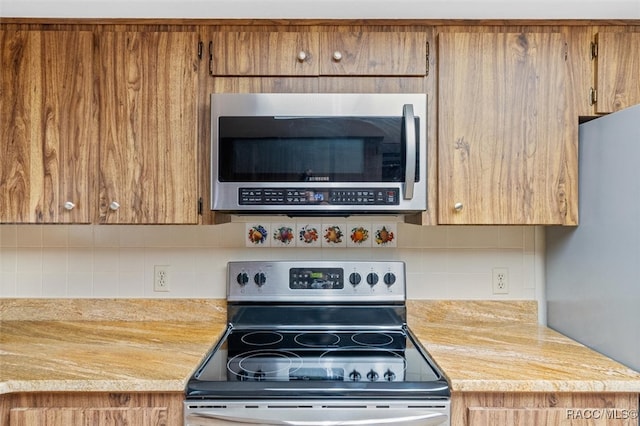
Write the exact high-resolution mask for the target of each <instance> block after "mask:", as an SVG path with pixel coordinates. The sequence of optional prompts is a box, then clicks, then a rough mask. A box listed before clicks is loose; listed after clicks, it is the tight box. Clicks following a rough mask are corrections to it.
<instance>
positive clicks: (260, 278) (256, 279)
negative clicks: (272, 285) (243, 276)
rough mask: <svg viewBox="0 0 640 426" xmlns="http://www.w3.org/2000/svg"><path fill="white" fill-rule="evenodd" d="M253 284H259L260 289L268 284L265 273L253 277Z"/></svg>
mask: <svg viewBox="0 0 640 426" xmlns="http://www.w3.org/2000/svg"><path fill="white" fill-rule="evenodd" d="M253 282H254V283H256V284H257V286H258V287H262V286H263V285H264V283H265V282H267V276H266V275H265V274H264V272H258V273H257V274H255V275H254V276H253Z"/></svg>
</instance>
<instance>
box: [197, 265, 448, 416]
mask: <svg viewBox="0 0 640 426" xmlns="http://www.w3.org/2000/svg"><path fill="white" fill-rule="evenodd" d="M405 277H406V274H405V265H404V263H403V262H371V261H362V262H346V261H345V262H342V261H336V262H331V261H274V262H230V263H229V264H228V279H227V302H228V305H227V307H228V323H229V324H228V327H227V330H226V332H225V333H224V335H223V337H222V338H221V339H220V341H218V342H217V344H216V345H215V346H214V347H213V348H212V350H211V352H210V353H209V354H208V356H207V357H206V358H205V359H204V361H203V362H202V364H201V365H200V366H199V367H198V368H197V369H196V371H195V372H194V374H193V376H192V377H191V378H190V380H189V382H188V384H187V387H186V398H185V403H184V419H185V425H186V426H196V425H213V424H216V425H224V424H233V425H241V424H254V425H255V424H267V425H285V424H286V425H308V426H312V425H325V426H329V425H374V424H393V425H449V424H450V420H449V417H450V390H449V386H448V383H447V381H446V379H445V378H444V377H443V375H442V373H441V372H440V371H439V370H438V368H437V366H436V365H435V364H434V362H433V361H432V360H431V359H430V358H429V356H428V355H427V353H426V352H425V351H424V349H423V348H422V347H421V346H420V344H419V343H418V342H417V340H416V339H415V337H414V335H413V334H412V332H411V330H409V328H408V327H407V323H406V306H405V298H406V293H405Z"/></svg>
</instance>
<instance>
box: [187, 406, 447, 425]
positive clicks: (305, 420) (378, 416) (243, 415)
mask: <svg viewBox="0 0 640 426" xmlns="http://www.w3.org/2000/svg"><path fill="white" fill-rule="evenodd" d="M230 411H236V410H233V409H231V410H230V409H224V412H216V411H215V410H211V409H207V410H206V412H202V411H201V412H198V413H190V414H188V415H187V416H186V419H185V426H210V425H214V424H215V425H220V424H229V425H232V424H234V423H239V424H261V425H289V426H366V425H396V424H404V425H416V426H417V425H420V426H436V425H444V424H447V421H448V419H449V417H448V415H447V414H445V413H439V412H434V411H427V412H424V411H423V412H419V413H414V414H411V413H410V412H407V411H406V410H403V411H395V410H393V409H391V410H388V411H387V410H374V411H373V413H375V414H373V415H375V417H372V410H368V409H357V408H355V409H349V410H339V411H342V413H339V412H338V413H331V414H335V416H332V415H331V414H329V413H328V412H327V411H326V410H311V411H310V410H305V409H301V410H296V409H295V408H294V409H282V410H279V409H275V410H273V411H272V410H267V411H269V412H270V413H269V414H271V415H270V416H269V415H266V412H265V411H263V410H257V411H256V412H255V413H247V411H251V410H237V412H236V413H231V412H230ZM276 411H277V413H276ZM345 411H348V412H345ZM294 413H295V414H297V415H295V414H294ZM313 413H317V414H318V415H319V417H321V418H322V419H318V420H309V417H311V416H310V415H311V414H313ZM328 414H329V415H328ZM345 415H346V416H345ZM332 417H335V418H332ZM347 417H348V420H347ZM220 422H224V423H220Z"/></svg>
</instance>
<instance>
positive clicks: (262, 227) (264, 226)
mask: <svg viewBox="0 0 640 426" xmlns="http://www.w3.org/2000/svg"><path fill="white" fill-rule="evenodd" d="M270 229H271V225H270V224H269V223H247V226H246V228H245V233H244V237H245V245H246V246H247V247H270V246H271V238H269V235H270Z"/></svg>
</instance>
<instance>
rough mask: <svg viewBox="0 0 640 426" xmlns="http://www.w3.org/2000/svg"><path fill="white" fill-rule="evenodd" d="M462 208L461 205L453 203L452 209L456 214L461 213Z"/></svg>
mask: <svg viewBox="0 0 640 426" xmlns="http://www.w3.org/2000/svg"><path fill="white" fill-rule="evenodd" d="M463 207H464V206H463V205H462V203H455V204H454V205H453V208H454V209H455V211H457V212H461V211H462V208H463Z"/></svg>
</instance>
